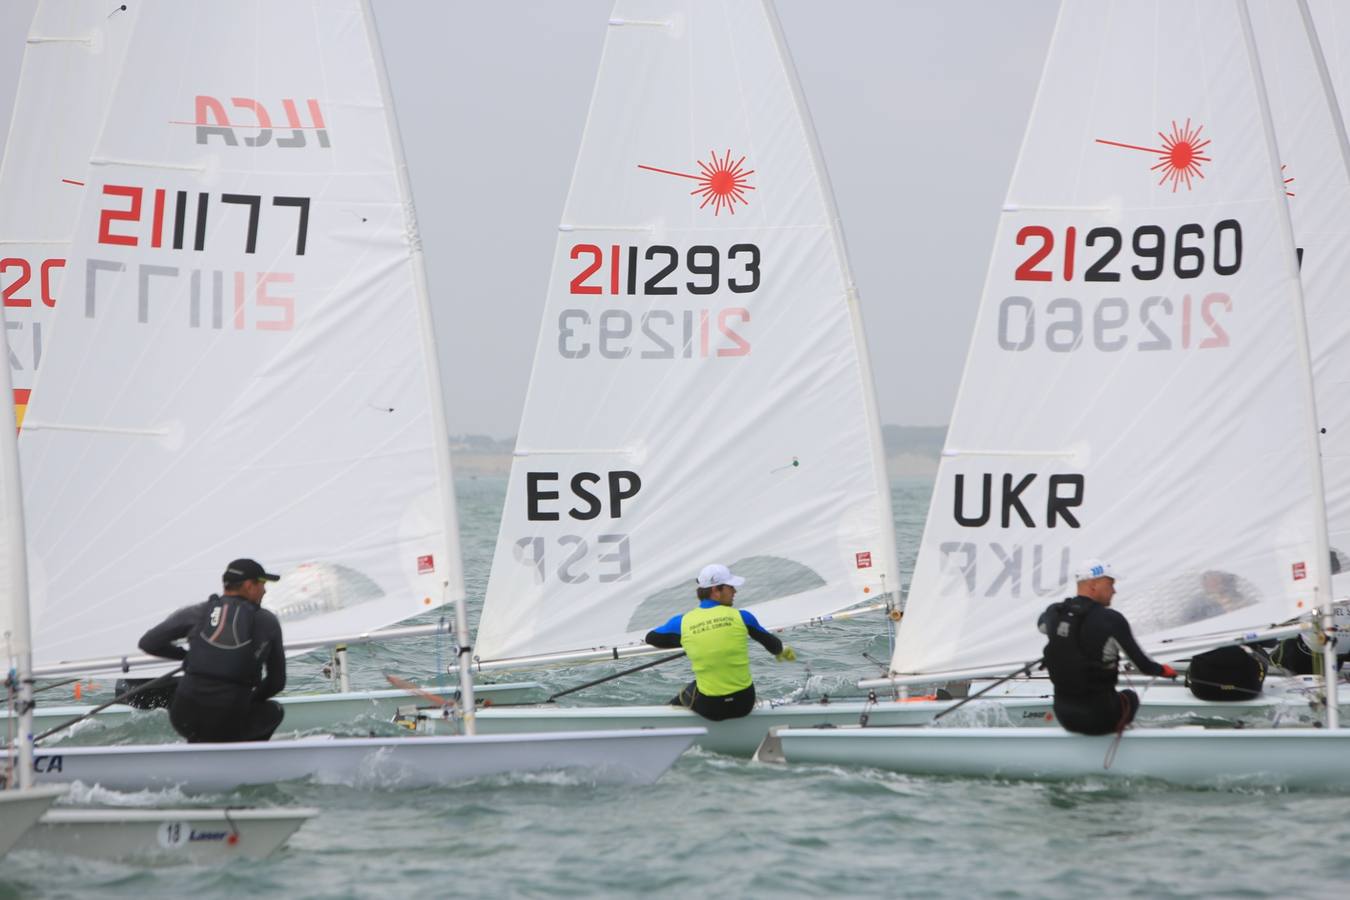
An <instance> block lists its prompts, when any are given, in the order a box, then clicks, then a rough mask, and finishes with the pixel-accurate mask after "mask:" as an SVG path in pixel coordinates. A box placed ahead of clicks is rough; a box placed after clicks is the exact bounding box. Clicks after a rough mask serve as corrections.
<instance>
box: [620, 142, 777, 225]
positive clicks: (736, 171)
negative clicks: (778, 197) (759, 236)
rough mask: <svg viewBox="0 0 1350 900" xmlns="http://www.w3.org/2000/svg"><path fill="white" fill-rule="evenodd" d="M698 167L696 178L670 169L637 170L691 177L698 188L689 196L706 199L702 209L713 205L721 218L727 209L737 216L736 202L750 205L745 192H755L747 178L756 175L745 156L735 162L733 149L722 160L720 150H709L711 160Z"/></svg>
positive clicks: (652, 167)
mask: <svg viewBox="0 0 1350 900" xmlns="http://www.w3.org/2000/svg"><path fill="white" fill-rule="evenodd" d="M697 164H698V168H699V174H697V175H692V174H690V173H688V172H672V171H671V170H670V169H658V168H657V167H656V166H644V165H641V164H639V165H638V168H639V169H645V170H647V171H648V172H659V173H660V174H662V175H675V176H677V177H679V178H692V179H693V180H695V181H697V182H698V187H696V188H694V189H693V190H692V191H690V192H689V193H690V195H691V196H694V197H702V198H703V202H702V203H700V204H699V205H698V208H699V209H703V208H705V207H707V206H708V205H709V204H712V208H713V215H715V216H717V215H721V214H722V210H724V209H725V210H726V211H727V212H729V213H731V214H732V215H733V216H734V215H735V214H736V204H737V203H740V204H741V205H743V206H748V205H749V204H750V201H749V199H747V197H746V194H745V192H746V191H753V190H754V189H755V187H754V185H751V184H747V183H746V179H748V178H749V177H750V176H751V175H753V174H755V170H754V169H746V168H744V166H745V157H744V156H742V157H741V158H740V159H738V160H736V161H735V162H732V161H731V151H730V150H728V151H727V152H726V154H725V155H724V156H721V157H719V156H718V155H717V151H715V150H710V151H708V161H707V162H704V161H703V160H698V163H697Z"/></svg>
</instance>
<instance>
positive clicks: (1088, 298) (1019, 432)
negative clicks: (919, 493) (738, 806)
mask: <svg viewBox="0 0 1350 900" xmlns="http://www.w3.org/2000/svg"><path fill="white" fill-rule="evenodd" d="M1305 52H1306V50H1305ZM1316 100H1317V98H1316V97H1310V98H1305V102H1306V103H1308V104H1313V103H1315V102H1316ZM1265 102H1266V101H1265V98H1264V93H1263V87H1262V85H1261V80H1260V72H1259V68H1258V67H1257V66H1256V65H1255V59H1254V57H1253V55H1252V53H1251V52H1249V47H1248V40H1247V35H1246V34H1245V26H1244V14H1243V11H1242V7H1241V4H1240V2H1235V3H1231V4H1228V3H1209V2H1181V3H1177V2H1168V3H1162V2H1154V3H1143V2H1129V3H1125V2H1113V3H1110V4H1100V3H1074V2H1070V3H1066V4H1065V6H1064V7H1063V9H1062V11H1061V14H1060V19H1059V21H1058V23H1057V26H1056V32H1055V35H1054V38H1053V41H1052V43H1051V49H1050V53H1049V57H1048V59H1047V62H1046V67H1045V71H1044V74H1043V77H1042V81H1041V86H1040V91H1039V94H1038V97H1037V100H1036V104H1035V107H1034V110H1033V113H1032V116H1031V120H1030V122H1029V125H1028V128H1027V133H1026V137H1025V141H1024V144H1023V147H1022V152H1021V155H1020V158H1019V160H1018V165H1017V169H1016V171H1015V174H1014V176H1013V180H1012V184H1011V187H1010V189H1009V192H1008V198H1007V202H1006V205H1005V207H1004V211H1003V215H1002V219H1001V222H1000V226H999V230H998V235H997V239H996V240H997V242H996V245H995V248H994V252H993V258H992V261H991V263H990V269H989V274H988V280H987V282H986V286H985V290H984V294H983V297H982V300H981V306H980V312H979V317H978V321H977V324H976V327H975V332H974V335H973V338H972V342H971V349H970V353H969V356H968V359H967V362H966V370H965V374H964V378H963V381H962V385H961V390H960V394H959V397H958V400H957V406H956V410H955V412H954V414H953V419H952V423H951V428H950V431H949V434H948V439H947V448H946V450H945V451H944V454H943V459H942V463H941V467H940V469H939V474H938V480H937V484H936V487H935V489H934V494H933V500H932V507H931V510H930V512H929V517H928V524H927V529H926V531H925V533H924V538H923V542H922V545H921V548H920V552H919V558H918V561H917V566H916V571H915V576H914V582H913V589H912V591H911V594H910V598H909V603H908V606H907V609H906V618H905V621H904V624H903V626H902V627H901V629H900V635H899V639H898V642H897V646H896V649H895V655H894V659H893V660H892V670H893V671H894V672H896V673H902V674H904V673H931V672H941V671H948V670H953V669H962V668H974V667H982V666H995V665H1003V664H1010V665H1009V667H1010V668H1012V667H1015V665H1016V664H1018V663H1022V662H1025V661H1027V660H1031V659H1035V658H1036V657H1038V656H1039V655H1040V651H1041V646H1042V644H1043V642H1044V638H1043V637H1042V636H1041V635H1040V634H1038V633H1037V630H1036V618H1037V614H1038V613H1039V612H1040V610H1041V609H1043V608H1044V607H1045V605H1046V604H1047V603H1049V602H1051V601H1052V600H1054V599H1056V598H1058V597H1062V596H1065V595H1066V594H1067V593H1072V585H1071V584H1070V583H1069V580H1070V572H1071V567H1072V566H1073V564H1074V562H1075V561H1076V560H1080V559H1083V558H1085V557H1104V558H1108V559H1110V560H1111V561H1112V563H1113V564H1114V565H1115V566H1116V567H1118V568H1119V569H1120V570H1121V571H1122V572H1123V574H1124V577H1123V578H1122V580H1121V584H1120V586H1119V590H1120V593H1119V595H1118V598H1117V601H1116V604H1115V605H1116V606H1117V607H1118V608H1119V609H1120V610H1121V612H1123V613H1124V614H1125V615H1126V616H1127V617H1128V618H1129V619H1130V621H1131V623H1132V624H1133V625H1134V629H1135V631H1136V634H1139V635H1141V636H1143V637H1145V638H1147V639H1149V640H1152V641H1158V640H1163V639H1167V638H1176V637H1181V636H1195V635H1201V634H1208V633H1213V632H1216V631H1221V630H1224V629H1231V630H1237V631H1240V630H1245V629H1246V628H1250V627H1253V626H1256V625H1260V624H1267V623H1273V622H1277V621H1283V620H1287V619H1290V618H1291V617H1295V616H1298V615H1301V614H1306V613H1308V612H1309V611H1310V610H1311V609H1313V608H1314V607H1315V606H1316V605H1317V602H1318V600H1319V598H1325V597H1326V595H1327V593H1328V591H1327V585H1326V577H1327V576H1326V571H1327V549H1326V537H1325V519H1324V515H1325V514H1324V513H1323V511H1322V485H1321V479H1320V467H1319V466H1318V465H1317V456H1316V448H1315V444H1314V442H1315V439H1316V435H1315V427H1314V422H1315V419H1314V408H1313V402H1312V396H1311V388H1310V385H1309V373H1308V371H1307V365H1306V356H1307V343H1306V336H1305V332H1304V325H1303V320H1302V309H1301V298H1300V287H1299V278H1298V268H1297V259H1296V257H1295V251H1294V246H1293V242H1292V237H1291V234H1290V226H1289V221H1288V212H1287V209H1286V207H1285V197H1284V193H1285V189H1284V186H1283V185H1282V184H1281V178H1280V177H1279V167H1280V160H1279V159H1278V158H1277V152H1276V150H1275V144H1274V139H1273V136H1272V135H1270V134H1269V133H1268V128H1267V126H1266V119H1265V118H1264V117H1265V116H1266V115H1268V114H1267V113H1265V112H1264V111H1263V107H1264V105H1265Z"/></svg>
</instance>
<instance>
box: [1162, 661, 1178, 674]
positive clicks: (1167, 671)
mask: <svg viewBox="0 0 1350 900" xmlns="http://www.w3.org/2000/svg"><path fill="white" fill-rule="evenodd" d="M1162 677H1164V678H1176V677H1177V670H1176V669H1174V668H1172V667H1171V666H1169V665H1168V664H1167V663H1163V670H1162Z"/></svg>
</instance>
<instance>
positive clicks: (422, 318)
mask: <svg viewBox="0 0 1350 900" xmlns="http://www.w3.org/2000/svg"><path fill="white" fill-rule="evenodd" d="M361 14H362V16H364V17H365V22H366V37H367V40H369V42H370V54H371V57H372V58H373V59H374V62H375V71H376V73H377V75H378V77H379V81H380V94H381V97H382V99H383V102H384V114H385V121H386V122H387V123H388V132H389V142H390V144H392V146H393V152H394V166H395V168H396V170H397V171H398V185H399V194H400V198H401V199H402V201H403V209H404V220H405V223H406V227H407V230H408V234H407V237H408V245H409V254H410V256H411V258H412V264H413V282H414V285H415V287H416V289H417V318H418V323H419V325H420V326H421V328H420V330H421V337H422V356H423V360H424V362H425V368H424V371H425V372H426V378H427V397H428V399H429V400H430V406H431V411H430V412H431V430H432V446H434V447H435V450H436V480H437V484H436V487H437V493H438V494H439V496H440V513H441V516H442V524H443V527H444V528H445V548H446V552H447V553H449V554H452V555H453V560H452V561H453V563H454V567H453V569H452V570H451V571H450V572H449V573H447V577H446V579H445V581H444V582H443V583H442V588H443V590H444V591H445V593H446V598H445V599H446V601H448V602H453V603H454V604H455V632H456V637H455V641H456V643H458V645H459V653H458V655H459V691H460V698H461V701H460V708H461V710H462V711H463V714H464V730H465V732H466V733H467V734H475V733H476V728H475V725H474V699H473V669H472V665H471V663H472V658H473V646H472V644H471V643H470V640H469V621H468V615H467V613H466V612H465V609H464V583H463V569H462V563H461V562H460V558H459V518H458V515H457V512H456V509H455V483H454V477H453V475H452V473H451V468H450V437H449V433H448V430H447V426H446V421H445V402H444V398H443V397H442V391H441V373H440V365H439V363H438V361H437V356H436V333H435V323H434V321H433V320H432V316H431V298H430V297H429V295H428V291H427V274H426V258H425V257H424V256H423V255H422V236H421V234H420V233H419V232H418V230H417V211H416V208H415V207H414V206H413V199H412V185H411V183H410V181H409V179H408V163H407V160H406V159H405V157H404V155H403V139H402V137H401V135H400V132H399V129H398V115H397V113H396V111H395V110H394V95H393V92H392V91H391V90H390V89H389V72H388V69H386V67H385V64H384V54H383V52H382V51H381V49H380V40H379V31H378V29H377V28H376V25H375V16H374V15H373V13H372V12H371V8H370V2H369V0H361ZM452 547H453V548H454V549H453V550H451V548H452ZM450 561H451V560H447V562H450Z"/></svg>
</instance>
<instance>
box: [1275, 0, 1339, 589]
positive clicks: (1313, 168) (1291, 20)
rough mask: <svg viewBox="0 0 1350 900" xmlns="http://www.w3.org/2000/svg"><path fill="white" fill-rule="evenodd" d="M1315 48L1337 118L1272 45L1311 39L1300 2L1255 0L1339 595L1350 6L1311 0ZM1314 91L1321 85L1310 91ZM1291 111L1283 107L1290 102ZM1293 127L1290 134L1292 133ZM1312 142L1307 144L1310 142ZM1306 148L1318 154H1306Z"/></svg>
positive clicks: (1313, 80)
mask: <svg viewBox="0 0 1350 900" xmlns="http://www.w3.org/2000/svg"><path fill="white" fill-rule="evenodd" d="M1307 5H1308V7H1309V8H1310V10H1311V13H1312V17H1313V19H1314V21H1315V22H1316V23H1317V29H1316V38H1317V41H1318V49H1319V50H1320V51H1321V53H1322V55H1323V58H1324V60H1325V64H1326V68H1327V70H1328V72H1329V74H1330V76H1331V79H1330V80H1331V84H1329V85H1328V86H1327V87H1328V88H1330V89H1331V90H1332V91H1333V93H1334V95H1335V99H1336V100H1338V101H1339V103H1338V109H1337V113H1338V114H1339V116H1340V117H1341V121H1335V120H1334V119H1333V117H1332V115H1330V114H1329V113H1328V111H1327V108H1326V103H1325V102H1322V100H1323V97H1324V96H1325V93H1324V92H1323V91H1322V86H1321V85H1320V84H1319V83H1318V81H1317V79H1318V72H1317V71H1315V70H1314V71H1312V72H1305V71H1303V69H1304V68H1306V67H1307V66H1310V65H1311V63H1310V62H1305V61H1306V54H1305V55H1302V56H1295V57H1294V59H1295V60H1296V61H1297V62H1298V63H1299V64H1302V65H1301V66H1300V68H1299V70H1297V71H1292V72H1291V71H1289V69H1290V67H1289V66H1287V65H1281V64H1279V63H1277V62H1275V61H1273V60H1271V59H1270V58H1269V54H1267V53H1266V42H1267V37H1266V34H1267V32H1269V33H1271V34H1273V35H1279V36H1280V37H1281V39H1282V41H1283V42H1284V43H1285V44H1286V45H1287V44H1290V43H1292V44H1295V45H1296V44H1297V41H1298V39H1299V38H1302V39H1303V41H1304V42H1305V43H1306V42H1307V40H1308V38H1307V37H1306V29H1301V27H1300V26H1302V24H1303V23H1302V22H1301V20H1300V17H1299V16H1298V15H1297V13H1296V11H1295V10H1292V9H1289V8H1288V5H1287V4H1282V3H1272V2H1271V0H1262V2H1259V3H1258V2H1253V3H1252V18H1253V25H1254V26H1256V32H1257V36H1258V38H1259V39H1260V41H1261V49H1262V52H1261V68H1262V71H1263V72H1264V73H1265V77H1266V84H1267V87H1268V89H1269V91H1270V92H1271V108H1272V112H1273V113H1274V115H1275V126H1276V129H1277V131H1278V133H1279V135H1280V147H1281V152H1282V153H1284V154H1285V156H1286V158H1285V159H1284V160H1283V162H1284V163H1285V164H1286V165H1287V166H1288V168H1287V169H1286V170H1285V177H1286V178H1289V179H1292V180H1291V181H1289V189H1288V190H1289V194H1290V197H1289V212H1290V215H1291V216H1292V217H1293V220H1294V236H1295V238H1296V240H1297V241H1298V246H1299V261H1300V263H1301V265H1302V271H1303V295H1304V298H1305V301H1306V303H1307V307H1308V337H1309V340H1310V341H1311V343H1312V350H1313V380H1314V382H1315V383H1316V385H1317V415H1318V419H1319V421H1320V424H1321V426H1322V429H1323V431H1322V436H1321V437H1322V464H1323V466H1324V468H1325V478H1326V491H1327V526H1328V532H1329V537H1330V540H1331V550H1332V557H1333V560H1334V561H1333V563H1332V571H1333V572H1338V573H1341V574H1342V578H1341V579H1337V595H1338V596H1342V597H1343V596H1344V595H1345V592H1346V590H1347V589H1348V588H1347V584H1346V582H1345V581H1344V576H1345V574H1346V573H1350V354H1347V353H1346V352H1345V348H1346V347H1347V346H1350V317H1347V316H1346V315H1345V303H1344V299H1345V285H1346V284H1347V283H1350V222H1347V220H1346V216H1345V211H1346V210H1347V209H1350V184H1348V182H1350V179H1348V178H1347V174H1346V167H1347V159H1346V154H1347V153H1350V148H1347V147H1346V146H1345V144H1344V138H1345V129H1344V124H1343V122H1344V116H1345V113H1346V110H1347V109H1350V107H1347V106H1346V100H1347V99H1350V93H1348V92H1350V14H1347V10H1346V9H1345V7H1344V5H1343V4H1340V3H1335V2H1330V0H1311V2H1309V3H1308V4H1307ZM1313 91H1317V93H1312V92H1313ZM1286 107H1287V109H1288V111H1286V109H1285V108H1286ZM1286 132H1288V134H1289V138H1288V139H1286ZM1305 146H1306V148H1307V149H1306V150H1305V149H1304V148H1305ZM1305 155H1306V156H1310V157H1311V158H1309V159H1306V160H1305V158H1304V157H1305Z"/></svg>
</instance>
